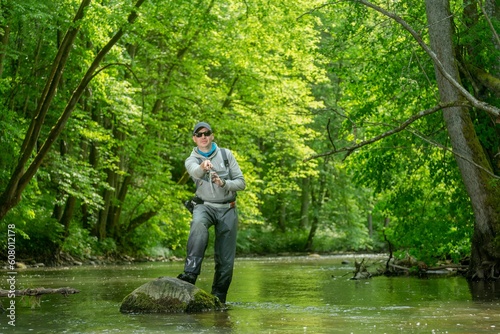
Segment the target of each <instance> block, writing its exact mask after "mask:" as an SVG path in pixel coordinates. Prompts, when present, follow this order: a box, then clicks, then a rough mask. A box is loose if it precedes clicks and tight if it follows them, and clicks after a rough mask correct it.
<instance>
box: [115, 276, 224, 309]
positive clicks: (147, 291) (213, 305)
mask: <svg viewBox="0 0 500 334" xmlns="http://www.w3.org/2000/svg"><path fill="white" fill-rule="evenodd" d="M222 308H223V305H222V303H221V302H220V301H219V299H218V298H217V297H215V296H212V295H211V294H209V293H207V292H205V291H204V290H202V289H200V288H198V287H196V286H194V285H193V284H191V283H187V282H184V281H181V280H180V279H178V278H173V277H159V278H157V279H155V280H154V281H151V282H149V283H146V284H144V285H141V286H140V287H138V288H137V289H135V290H134V291H132V292H131V293H130V294H129V295H128V296H126V297H125V298H124V299H123V302H122V305H121V307H120V311H121V312H122V313H182V312H187V313H193V312H205V311H211V310H220V309H222Z"/></svg>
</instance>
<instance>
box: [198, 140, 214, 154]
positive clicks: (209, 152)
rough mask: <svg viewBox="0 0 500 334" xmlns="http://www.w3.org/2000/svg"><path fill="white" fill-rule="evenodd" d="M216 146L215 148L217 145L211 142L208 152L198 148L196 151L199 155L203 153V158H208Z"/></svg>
mask: <svg viewBox="0 0 500 334" xmlns="http://www.w3.org/2000/svg"><path fill="white" fill-rule="evenodd" d="M216 148H217V145H216V144H215V143H212V148H211V149H210V151H208V152H202V151H200V149H198V153H200V154H201V155H203V156H204V157H205V158H208V157H209V156H211V155H212V153H214V152H215V149H216Z"/></svg>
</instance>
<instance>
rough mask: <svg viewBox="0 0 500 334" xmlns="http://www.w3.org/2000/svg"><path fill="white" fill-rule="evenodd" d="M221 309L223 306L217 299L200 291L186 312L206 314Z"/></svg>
mask: <svg viewBox="0 0 500 334" xmlns="http://www.w3.org/2000/svg"><path fill="white" fill-rule="evenodd" d="M221 308H222V304H221V302H220V301H219V299H218V298H217V297H215V296H212V295H210V294H208V293H207V292H205V291H203V290H200V291H198V292H197V293H195V294H194V298H193V300H192V301H191V302H190V303H189V304H188V305H187V307H186V312H189V313H195V312H206V311H210V310H220V309H221Z"/></svg>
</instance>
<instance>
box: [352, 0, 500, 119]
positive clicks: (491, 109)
mask: <svg viewBox="0 0 500 334" xmlns="http://www.w3.org/2000/svg"><path fill="white" fill-rule="evenodd" d="M353 1H357V2H359V3H361V4H363V5H365V6H367V7H369V8H372V9H374V10H376V11H377V12H379V13H381V14H383V15H385V16H387V17H390V18H391V19H393V20H394V21H396V22H397V23H399V24H400V25H401V26H402V27H403V28H404V29H405V30H406V31H408V32H409V33H410V34H411V35H412V36H413V38H414V39H415V40H416V41H417V43H418V44H419V45H420V47H421V48H422V49H423V50H424V51H425V52H426V53H427V54H428V55H429V56H430V57H431V58H432V60H433V62H434V63H435V64H436V66H437V67H438V69H439V71H440V72H441V74H442V75H443V76H444V77H445V78H446V79H447V80H448V81H449V82H450V83H451V84H452V85H453V86H454V87H455V88H456V89H458V90H459V91H460V93H461V94H462V95H463V96H464V97H465V98H466V99H467V101H469V102H470V103H471V105H472V106H473V107H475V108H477V109H480V110H483V111H485V112H487V113H490V114H492V115H493V116H494V117H495V118H498V117H500V109H499V108H497V107H495V106H492V105H490V104H488V103H486V102H483V101H479V100H478V99H476V98H475V97H474V96H473V95H472V94H470V93H469V92H468V91H467V90H466V89H465V88H464V87H463V86H462V85H461V84H460V83H459V82H457V81H456V80H455V79H454V78H453V77H452V76H451V74H449V73H448V72H447V71H446V69H445V68H444V66H443V64H442V63H441V61H439V58H438V57H437V55H436V54H435V53H434V51H432V49H431V48H430V47H429V46H428V45H427V44H425V42H424V41H423V39H422V37H421V36H420V35H419V34H418V33H417V32H416V31H415V30H414V29H413V28H412V27H411V26H410V25H409V24H408V23H407V22H406V21H405V20H403V19H402V18H401V17H399V16H398V15H396V14H394V13H391V12H389V11H387V10H385V9H383V8H381V7H379V6H377V5H374V4H372V3H371V2H369V1H366V0H353Z"/></svg>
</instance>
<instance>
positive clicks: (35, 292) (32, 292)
mask: <svg viewBox="0 0 500 334" xmlns="http://www.w3.org/2000/svg"><path fill="white" fill-rule="evenodd" d="M79 292H80V290H77V289H73V288H68V287H66V288H57V289H46V288H34V289H24V290H2V289H0V297H12V295H15V296H16V297H21V296H35V297H37V296H41V295H50V294H61V295H63V296H65V297H66V296H67V295H73V294H75V293H79Z"/></svg>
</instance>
